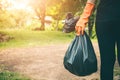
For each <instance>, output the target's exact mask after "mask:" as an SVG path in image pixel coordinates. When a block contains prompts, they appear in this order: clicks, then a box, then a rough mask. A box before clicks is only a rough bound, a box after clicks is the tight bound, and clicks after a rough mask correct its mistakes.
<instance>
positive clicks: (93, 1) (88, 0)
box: [87, 0, 96, 4]
mask: <svg viewBox="0 0 120 80" xmlns="http://www.w3.org/2000/svg"><path fill="white" fill-rule="evenodd" d="M95 1H96V0H87V2H89V3H93V4H94V3H95Z"/></svg>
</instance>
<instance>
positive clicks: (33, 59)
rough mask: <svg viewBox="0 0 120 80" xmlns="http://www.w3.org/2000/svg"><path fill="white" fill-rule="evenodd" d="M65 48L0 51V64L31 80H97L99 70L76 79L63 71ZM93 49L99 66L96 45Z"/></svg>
mask: <svg viewBox="0 0 120 80" xmlns="http://www.w3.org/2000/svg"><path fill="white" fill-rule="evenodd" d="M67 47H68V44H64V45H50V46H44V47H29V48H11V49H6V50H0V64H4V65H6V66H7V67H8V69H9V70H11V71H17V72H19V73H21V74H24V75H26V76H28V77H30V78H31V80H99V69H98V72H96V73H94V74H92V75H90V76H86V77H78V76H75V75H73V74H71V73H69V72H68V71H67V70H65V68H64V66H63V57H64V55H65V51H66V49H67ZM94 47H95V52H96V55H97V58H98V63H99V64H98V66H99V65H100V60H99V59H100V58H99V54H98V53H99V51H98V45H97V44H94Z"/></svg>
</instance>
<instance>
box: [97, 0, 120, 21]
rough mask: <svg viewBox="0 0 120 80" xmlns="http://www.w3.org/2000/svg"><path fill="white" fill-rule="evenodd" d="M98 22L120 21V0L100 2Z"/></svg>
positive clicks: (101, 0)
mask: <svg viewBox="0 0 120 80" xmlns="http://www.w3.org/2000/svg"><path fill="white" fill-rule="evenodd" d="M96 20H97V21H112V20H120V0H100V3H99V5H98V8H97V18H96Z"/></svg>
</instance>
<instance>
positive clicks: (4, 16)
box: [0, 11, 16, 28]
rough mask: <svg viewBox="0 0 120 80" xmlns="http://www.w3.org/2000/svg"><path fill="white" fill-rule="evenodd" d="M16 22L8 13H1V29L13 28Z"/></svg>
mask: <svg viewBox="0 0 120 80" xmlns="http://www.w3.org/2000/svg"><path fill="white" fill-rule="evenodd" d="M15 25H16V22H15V20H14V19H13V18H11V15H10V13H9V12H8V11H1V14H0V28H11V27H15Z"/></svg>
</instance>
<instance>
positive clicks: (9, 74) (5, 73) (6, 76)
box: [0, 71, 30, 80]
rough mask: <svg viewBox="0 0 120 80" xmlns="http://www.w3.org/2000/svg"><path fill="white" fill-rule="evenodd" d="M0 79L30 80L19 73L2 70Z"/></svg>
mask: <svg viewBox="0 0 120 80" xmlns="http://www.w3.org/2000/svg"><path fill="white" fill-rule="evenodd" d="M0 80H30V79H29V78H26V77H24V76H21V75H20V74H18V73H15V72H10V71H3V72H0Z"/></svg>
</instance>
